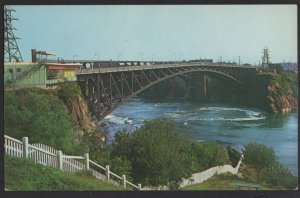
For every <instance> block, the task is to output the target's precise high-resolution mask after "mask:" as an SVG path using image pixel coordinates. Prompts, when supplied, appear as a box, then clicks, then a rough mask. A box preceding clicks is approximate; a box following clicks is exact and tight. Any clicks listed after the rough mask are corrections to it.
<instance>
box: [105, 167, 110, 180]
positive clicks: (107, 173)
mask: <svg viewBox="0 0 300 198" xmlns="http://www.w3.org/2000/svg"><path fill="white" fill-rule="evenodd" d="M105 169H106V171H105V175H106V180H107V181H109V174H110V173H109V165H106V166H105Z"/></svg>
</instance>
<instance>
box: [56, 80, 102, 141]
mask: <svg viewBox="0 0 300 198" xmlns="http://www.w3.org/2000/svg"><path fill="white" fill-rule="evenodd" d="M58 95H59V97H60V98H61V99H62V100H63V101H64V103H65V105H66V107H67V108H68V110H69V112H70V114H71V115H72V117H73V118H74V120H75V121H76V123H77V127H76V131H78V132H79V133H80V135H81V136H83V137H90V138H92V139H93V140H95V141H98V142H104V140H105V137H104V136H105V135H104V133H102V132H101V131H100V129H99V127H98V124H97V120H95V119H93V118H92V116H91V113H90V112H89V108H88V105H87V102H86V101H85V100H84V98H83V96H82V94H81V90H80V88H79V86H78V85H77V83H64V84H62V85H61V87H60V89H58Z"/></svg>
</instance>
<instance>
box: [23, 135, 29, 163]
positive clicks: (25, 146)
mask: <svg viewBox="0 0 300 198" xmlns="http://www.w3.org/2000/svg"><path fill="white" fill-rule="evenodd" d="M22 142H23V157H24V158H28V137H23V138H22Z"/></svg>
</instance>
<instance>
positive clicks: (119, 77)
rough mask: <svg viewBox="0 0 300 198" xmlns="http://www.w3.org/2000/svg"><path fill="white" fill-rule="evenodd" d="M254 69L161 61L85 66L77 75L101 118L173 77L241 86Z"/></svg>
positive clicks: (87, 98) (94, 109)
mask: <svg viewBox="0 0 300 198" xmlns="http://www.w3.org/2000/svg"><path fill="white" fill-rule="evenodd" d="M255 70H256V69H255V68H254V67H241V66H228V65H226V66H223V65H220V64H176V65H175V64H173V65H166V64H164V65H150V66H143V67H141V66H129V67H113V68H112V67H110V68H97V69H85V70H80V71H78V72H77V74H76V75H77V80H78V81H80V82H81V85H82V88H83V93H84V96H85V99H86V100H87V101H88V103H89V106H90V107H91V109H92V110H93V113H94V114H95V115H96V116H97V118H98V120H102V119H103V118H104V117H105V116H107V115H108V114H109V113H111V112H112V111H113V110H115V109H116V108H118V107H119V106H120V105H122V104H123V103H124V102H126V101H127V100H128V99H130V98H131V97H133V96H135V95H137V94H139V93H141V92H142V91H144V90H146V89H148V88H149V87H152V86H153V85H155V84H157V83H159V82H161V81H164V80H166V79H169V78H172V77H175V76H184V77H187V78H191V74H192V73H195V72H201V73H206V74H213V75H214V76H215V77H220V78H226V79H228V80H229V81H232V82H233V83H235V84H236V85H238V86H243V85H244V82H245V79H247V77H248V76H249V75H253V74H255Z"/></svg>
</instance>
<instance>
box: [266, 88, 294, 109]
mask: <svg viewBox="0 0 300 198" xmlns="http://www.w3.org/2000/svg"><path fill="white" fill-rule="evenodd" d="M281 90H282V86H281V84H280V83H278V82H272V83H270V84H269V86H268V92H267V93H268V94H267V99H268V102H269V111H270V112H272V113H279V112H281V113H284V112H289V111H291V110H294V109H297V107H298V101H297V99H296V98H294V97H293V96H292V90H291V89H289V90H287V92H286V93H282V91H281Z"/></svg>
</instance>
